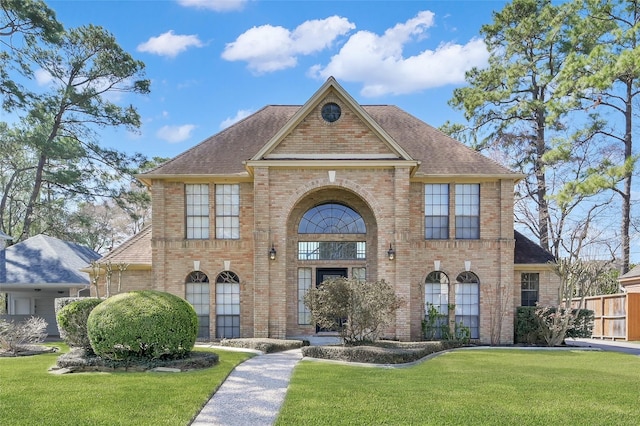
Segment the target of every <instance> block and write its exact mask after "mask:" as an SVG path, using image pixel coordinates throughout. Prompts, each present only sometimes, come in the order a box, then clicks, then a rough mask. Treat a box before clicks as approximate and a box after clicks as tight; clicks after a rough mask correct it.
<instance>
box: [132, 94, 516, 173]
mask: <svg viewBox="0 0 640 426" xmlns="http://www.w3.org/2000/svg"><path fill="white" fill-rule="evenodd" d="M300 108H301V106H281V105H271V106H266V107H264V108H262V109H260V110H259V111H257V112H256V113H254V114H252V115H250V116H249V117H247V118H245V119H243V120H241V121H239V122H238V123H236V124H234V125H233V126H231V127H228V128H226V129H225V130H223V131H221V132H220V133H217V134H215V135H213V136H211V137H209V138H207V139H205V140H204V141H203V142H201V143H200V144H198V145H196V146H194V147H192V148H191V149H189V150H187V151H185V152H183V153H182V154H180V155H178V156H177V157H175V158H173V159H172V160H169V161H167V162H166V163H164V164H163V165H161V166H159V167H157V168H156V169H154V170H152V171H149V172H147V173H145V174H143V175H141V177H144V178H153V176H154V175H172V174H180V175H207V174H216V175H238V174H246V169H245V166H244V164H243V162H244V161H246V160H249V159H251V158H252V157H253V156H254V155H255V154H257V153H258V152H259V151H260V149H261V148H262V147H263V146H264V145H266V144H267V143H268V142H269V141H270V140H271V138H272V137H273V136H274V135H276V133H277V132H278V131H279V130H280V129H281V128H282V127H284V126H285V125H286V124H287V122H288V121H289V120H290V119H291V118H292V117H293V116H294V114H295V113H296V112H297V111H298V110H299V109H300ZM362 108H363V109H364V111H365V112H366V113H367V114H369V116H370V117H371V119H373V120H374V121H375V122H376V123H378V125H379V126H380V127H381V128H382V129H383V130H384V131H386V132H387V134H388V135H389V136H391V137H392V138H393V140H394V141H395V142H396V143H397V144H398V145H399V146H400V147H401V148H402V149H404V150H405V151H406V152H407V153H408V154H409V155H410V156H411V157H412V158H413V159H414V160H418V161H420V163H421V164H420V167H419V168H418V171H417V172H416V176H421V175H456V174H457V175H470V174H473V175H513V176H514V178H517V177H519V176H520V175H518V174H517V173H514V172H513V171H511V170H509V169H507V168H506V167H504V166H502V165H500V164H498V163H497V162H495V161H493V160H491V159H490V158H487V157H485V156H484V155H482V154H480V153H478V152H477V151H474V150H473V149H471V148H469V147H467V146H466V145H464V144H463V143H461V142H458V141H456V140H455V139H453V138H451V137H449V136H447V135H446V134H444V133H442V132H441V131H440V130H438V129H436V128H434V127H432V126H430V125H428V124H427V123H425V122H423V121H422V120H420V119H418V118H416V117H414V116H413V115H411V114H409V113H407V112H405V111H403V110H402V109H400V108H398V107H397V106H393V105H369V106H367V105H363V106H362Z"/></svg>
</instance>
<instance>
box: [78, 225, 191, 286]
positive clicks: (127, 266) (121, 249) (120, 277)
mask: <svg viewBox="0 0 640 426" xmlns="http://www.w3.org/2000/svg"><path fill="white" fill-rule="evenodd" d="M96 266H98V267H99V270H97V271H96V270H94V269H92V268H90V267H85V268H84V269H82V271H83V272H86V273H88V274H89V275H90V276H91V278H92V280H93V278H94V277H95V275H96V272H98V275H99V278H98V283H99V284H98V288H99V291H98V296H100V297H107V296H110V295H112V294H117V293H122V292H125V291H133V290H145V289H150V288H153V274H152V270H151V227H150V226H147V227H146V228H144V229H142V230H141V231H140V232H138V233H137V234H135V235H134V236H132V237H131V238H129V239H127V240H126V241H125V242H124V243H122V244H121V245H119V246H118V247H116V248H115V249H113V250H112V251H110V252H109V253H107V254H106V255H104V257H102V258H101V259H100V260H99V261H98V262H97V263H96ZM109 269H110V270H111V272H110V277H109V279H107V276H108V275H109ZM107 281H109V285H108V286H107V284H106V283H107ZM118 287H121V290H120V291H118ZM92 295H93V296H95V295H96V290H95V288H92ZM182 297H184V295H182Z"/></svg>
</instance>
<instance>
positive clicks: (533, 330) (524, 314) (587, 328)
mask: <svg viewBox="0 0 640 426" xmlns="http://www.w3.org/2000/svg"><path fill="white" fill-rule="evenodd" d="M536 309H537V307H535V306H519V307H517V308H516V327H515V336H514V341H515V342H516V343H521V344H527V345H545V344H546V343H545V341H544V338H543V337H542V329H541V328H540V327H541V324H540V321H539V320H538V318H537V316H536ZM551 312H555V310H552V311H551ZM574 312H575V310H574ZM593 319H594V315H593V311H592V310H589V309H580V310H579V311H578V317H577V319H576V322H575V324H574V326H573V327H572V328H570V329H569V330H567V334H566V337H570V338H575V337H586V338H589V337H591V333H592V331H593Z"/></svg>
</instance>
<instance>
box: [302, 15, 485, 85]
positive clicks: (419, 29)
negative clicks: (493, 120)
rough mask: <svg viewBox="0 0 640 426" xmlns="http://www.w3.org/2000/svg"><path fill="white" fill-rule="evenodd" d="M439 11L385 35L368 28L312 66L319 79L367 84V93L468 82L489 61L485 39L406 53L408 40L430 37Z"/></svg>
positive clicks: (415, 19) (395, 28)
mask: <svg viewBox="0 0 640 426" xmlns="http://www.w3.org/2000/svg"><path fill="white" fill-rule="evenodd" d="M433 18H434V14H433V13H432V12H429V11H423V12H420V13H418V15H416V16H415V17H414V18H412V19H409V20H408V21H407V22H405V23H400V24H397V25H396V26H395V27H393V28H389V29H387V30H386V31H385V32H384V34H383V35H377V34H374V33H372V32H369V31H359V32H357V33H355V34H353V35H352V36H351V37H350V38H349V40H348V41H347V42H346V43H345V44H344V46H342V48H341V49H340V52H338V54H336V55H334V56H333V57H332V58H331V60H330V62H329V64H327V65H326V66H324V67H323V66H321V65H316V66H314V67H312V68H311V69H310V74H311V75H312V76H314V77H318V78H322V79H326V78H328V77H329V76H334V77H335V78H337V79H339V80H345V81H352V82H362V83H363V88H362V91H361V94H362V95H363V96H367V97H374V96H381V95H385V94H389V93H391V94H396V95H397V94H406V93H413V92H417V91H420V90H424V89H429V88H433V87H439V86H444V85H447V84H457V83H462V82H464V74H465V72H466V71H467V70H469V69H470V68H472V67H474V66H478V67H482V66H484V65H486V63H487V61H488V57H489V53H488V52H487V48H486V45H485V43H484V41H482V40H480V39H472V40H470V41H469V42H468V43H467V44H464V45H460V44H456V43H441V44H440V45H439V46H438V47H437V48H436V49H435V50H424V51H422V52H420V53H419V54H417V55H414V56H409V57H404V56H403V50H404V46H405V44H407V43H409V42H415V41H419V40H421V39H424V38H426V36H427V34H426V31H427V30H428V28H430V27H431V26H433V23H434V19H433Z"/></svg>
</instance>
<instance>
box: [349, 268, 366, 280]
mask: <svg viewBox="0 0 640 426" xmlns="http://www.w3.org/2000/svg"><path fill="white" fill-rule="evenodd" d="M351 278H353V279H354V280H356V281H360V282H364V281H366V280H367V268H361V267H357V268H351Z"/></svg>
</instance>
